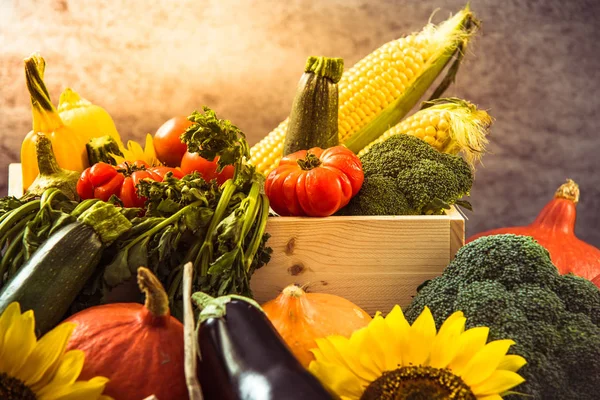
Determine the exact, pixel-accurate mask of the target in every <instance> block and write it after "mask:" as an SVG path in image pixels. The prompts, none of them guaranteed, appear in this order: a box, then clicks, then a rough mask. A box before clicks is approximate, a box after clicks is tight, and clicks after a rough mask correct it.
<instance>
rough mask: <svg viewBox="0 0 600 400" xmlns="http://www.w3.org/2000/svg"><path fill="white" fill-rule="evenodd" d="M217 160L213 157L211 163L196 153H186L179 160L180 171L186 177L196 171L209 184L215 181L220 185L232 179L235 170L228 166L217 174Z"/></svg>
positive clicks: (217, 158)
mask: <svg viewBox="0 0 600 400" xmlns="http://www.w3.org/2000/svg"><path fill="white" fill-rule="evenodd" d="M218 160H219V157H215V159H214V160H213V161H208V160H207V159H205V158H202V157H200V155H199V154H198V153H190V152H189V151H187V152H186V153H185V154H184V156H183V158H182V159H181V171H183V173H184V174H186V175H187V174H191V173H192V172H194V171H198V172H199V173H200V175H201V176H202V177H203V178H204V180H205V181H207V182H209V181H211V180H213V179H216V180H217V183H218V184H219V185H221V184H222V183H223V182H225V181H226V180H227V179H230V178H232V177H233V173H234V171H235V168H234V166H233V165H228V166H226V167H225V168H223V171H221V172H220V173H218V174H217V161H218Z"/></svg>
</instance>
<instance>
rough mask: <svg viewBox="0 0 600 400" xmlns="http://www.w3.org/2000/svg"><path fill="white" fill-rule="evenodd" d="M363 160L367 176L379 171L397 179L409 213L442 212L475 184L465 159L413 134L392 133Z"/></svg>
mask: <svg viewBox="0 0 600 400" xmlns="http://www.w3.org/2000/svg"><path fill="white" fill-rule="evenodd" d="M361 162H362V165H363V171H364V174H365V177H366V178H367V179H368V178H369V177H371V176H375V175H377V176H380V177H384V178H387V179H390V180H393V181H395V185H396V190H397V191H399V192H400V193H401V194H403V195H404V197H405V198H406V199H407V200H408V202H409V204H410V209H411V212H410V213H409V214H432V213H436V214H437V213H440V212H441V211H442V210H443V209H444V208H446V207H447V206H446V205H451V204H455V203H456V202H457V201H458V200H459V199H461V198H462V197H463V196H465V195H468V194H469V192H470V190H471V186H472V185H473V174H472V172H471V168H470V167H469V165H468V164H467V163H466V161H465V160H463V159H462V158H461V157H459V156H456V155H452V154H445V153H440V152H438V151H437V150H436V149H434V148H433V147H431V146H430V145H429V144H427V143H426V142H424V141H423V140H421V139H419V138H416V137H414V136H409V135H394V136H391V137H390V138H388V139H386V140H385V141H383V142H381V143H377V144H375V145H373V146H372V147H371V148H370V150H369V151H368V152H367V153H365V154H364V155H363V156H362V157H361ZM389 186H390V185H388V187H389ZM358 196H360V194H359V195H358ZM358 201H360V200H358ZM387 214H391V213H389V212H388V213H387Z"/></svg>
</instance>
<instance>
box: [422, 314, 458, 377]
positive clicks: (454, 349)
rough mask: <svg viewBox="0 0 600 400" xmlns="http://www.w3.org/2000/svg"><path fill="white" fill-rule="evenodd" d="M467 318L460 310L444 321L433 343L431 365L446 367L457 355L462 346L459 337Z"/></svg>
mask: <svg viewBox="0 0 600 400" xmlns="http://www.w3.org/2000/svg"><path fill="white" fill-rule="evenodd" d="M466 320H467V319H466V318H465V317H464V316H463V313H462V312H460V311H459V312H455V313H454V314H452V315H451V316H450V317H448V319H447V320H446V321H444V323H443V324H442V326H441V327H440V331H439V332H438V334H437V336H436V337H435V339H434V340H433V344H432V345H431V356H430V358H429V365H430V366H432V367H435V368H446V367H447V366H448V364H450V361H452V359H454V357H456V354H457V353H458V350H459V346H460V342H459V340H458V338H459V336H460V335H461V333H462V332H463V331H464V329H465V322H466Z"/></svg>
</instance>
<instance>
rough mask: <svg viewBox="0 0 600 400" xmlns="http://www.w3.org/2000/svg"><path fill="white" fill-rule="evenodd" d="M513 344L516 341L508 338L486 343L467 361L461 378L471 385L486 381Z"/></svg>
mask: <svg viewBox="0 0 600 400" xmlns="http://www.w3.org/2000/svg"><path fill="white" fill-rule="evenodd" d="M513 344H515V342H514V341H512V340H508V339H506V340H495V341H493V342H490V343H488V344H486V345H485V346H484V347H483V348H482V349H481V350H479V351H478V352H477V353H476V354H475V355H474V356H473V358H472V359H471V360H470V361H469V362H468V363H467V365H466V366H465V369H464V371H463V373H462V375H461V378H462V379H463V380H464V381H465V383H466V384H467V385H469V386H474V385H477V384H479V383H481V382H483V381H485V380H486V379H488V378H489V377H490V376H491V375H492V373H493V372H494V371H495V370H496V368H498V365H499V364H500V362H501V361H502V359H503V358H504V356H505V355H506V352H507V351H508V349H509V348H510V346H512V345H513ZM507 372H511V371H507Z"/></svg>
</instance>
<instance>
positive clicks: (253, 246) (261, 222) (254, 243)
mask: <svg viewBox="0 0 600 400" xmlns="http://www.w3.org/2000/svg"><path fill="white" fill-rule="evenodd" d="M268 218H269V198H268V197H267V196H266V195H265V194H261V195H260V217H259V219H258V222H257V224H258V225H257V227H256V230H255V231H254V235H253V236H252V240H251V242H250V245H249V246H248V247H247V248H246V252H245V253H244V264H245V267H246V271H249V270H250V267H251V266H252V261H253V260H254V256H256V252H257V251H258V248H259V247H260V243H261V241H262V237H263V235H264V234H265V230H266V227H267V220H268Z"/></svg>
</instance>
